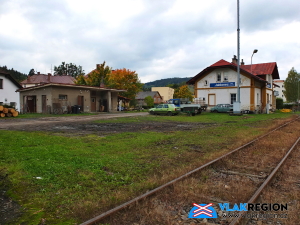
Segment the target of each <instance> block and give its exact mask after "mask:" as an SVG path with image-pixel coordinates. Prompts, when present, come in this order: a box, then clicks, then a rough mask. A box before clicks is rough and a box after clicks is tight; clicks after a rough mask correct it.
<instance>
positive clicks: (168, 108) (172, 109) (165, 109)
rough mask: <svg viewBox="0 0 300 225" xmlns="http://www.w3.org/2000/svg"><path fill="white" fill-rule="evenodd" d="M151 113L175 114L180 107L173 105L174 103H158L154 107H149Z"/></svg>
mask: <svg viewBox="0 0 300 225" xmlns="http://www.w3.org/2000/svg"><path fill="white" fill-rule="evenodd" d="M149 113H150V114H151V115H155V114H165V115H168V116H172V115H177V114H178V113H180V107H177V106H175V105H174V104H160V105H157V106H156V107H155V108H151V109H149Z"/></svg>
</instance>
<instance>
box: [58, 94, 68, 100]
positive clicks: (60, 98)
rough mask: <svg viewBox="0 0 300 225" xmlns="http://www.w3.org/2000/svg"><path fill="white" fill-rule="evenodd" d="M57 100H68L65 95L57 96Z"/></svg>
mask: <svg viewBox="0 0 300 225" xmlns="http://www.w3.org/2000/svg"><path fill="white" fill-rule="evenodd" d="M58 99H59V100H67V99H68V96H67V95H59V96H58Z"/></svg>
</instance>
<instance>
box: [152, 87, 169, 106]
mask: <svg viewBox="0 0 300 225" xmlns="http://www.w3.org/2000/svg"><path fill="white" fill-rule="evenodd" d="M151 91H158V92H159V94H160V95H161V97H162V98H163V101H164V102H165V101H168V100H169V99H172V98H173V95H174V89H173V88H169V87H152V88H151Z"/></svg>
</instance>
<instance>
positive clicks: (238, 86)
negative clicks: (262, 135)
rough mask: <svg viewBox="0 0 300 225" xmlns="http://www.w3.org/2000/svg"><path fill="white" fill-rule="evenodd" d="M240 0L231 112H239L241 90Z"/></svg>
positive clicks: (238, 3) (238, 4) (238, 2)
mask: <svg viewBox="0 0 300 225" xmlns="http://www.w3.org/2000/svg"><path fill="white" fill-rule="evenodd" d="M240 80H241V74H240V1H239V0H237V99H236V101H235V102H234V104H233V113H236V114H238V113H241V91H240V83H241V82H240Z"/></svg>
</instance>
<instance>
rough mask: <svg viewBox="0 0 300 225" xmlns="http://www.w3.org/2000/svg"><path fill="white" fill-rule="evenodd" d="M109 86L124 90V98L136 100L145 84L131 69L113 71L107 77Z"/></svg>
mask: <svg viewBox="0 0 300 225" xmlns="http://www.w3.org/2000/svg"><path fill="white" fill-rule="evenodd" d="M107 86H109V87H111V88H115V89H121V90H122V89H123V90H126V92H123V93H122V95H123V96H124V97H127V98H130V99H134V98H135V96H136V94H137V93H138V92H139V91H141V90H142V86H143V84H142V83H141V82H140V80H139V77H138V74H137V73H136V72H135V71H131V70H129V69H125V68H124V69H117V70H113V71H112V72H111V74H109V76H108V77H107Z"/></svg>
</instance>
